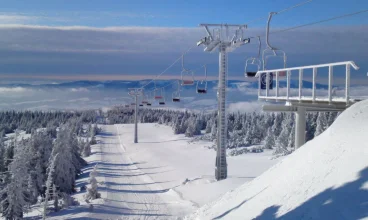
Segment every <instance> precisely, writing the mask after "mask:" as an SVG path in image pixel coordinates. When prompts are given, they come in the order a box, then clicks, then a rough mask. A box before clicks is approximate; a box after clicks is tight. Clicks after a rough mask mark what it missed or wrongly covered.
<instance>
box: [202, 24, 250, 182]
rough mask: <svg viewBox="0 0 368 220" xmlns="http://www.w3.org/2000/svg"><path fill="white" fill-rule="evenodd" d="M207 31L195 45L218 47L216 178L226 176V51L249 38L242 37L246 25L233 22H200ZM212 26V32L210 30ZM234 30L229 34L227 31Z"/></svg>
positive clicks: (210, 47)
mask: <svg viewBox="0 0 368 220" xmlns="http://www.w3.org/2000/svg"><path fill="white" fill-rule="evenodd" d="M199 26H201V27H204V28H205V30H206V32H207V37H205V38H203V39H201V40H200V41H198V43H197V46H199V45H204V46H205V49H204V51H206V52H212V51H215V50H216V49H217V48H218V49H219V53H220V55H219V80H218V91H217V98H218V121H217V155H216V171H215V177H216V180H223V179H226V178H227V163H226V136H227V123H226V122H227V119H226V86H227V85H226V84H227V53H228V52H231V51H233V50H235V49H236V48H237V47H240V46H242V45H244V44H246V43H249V41H250V39H249V38H247V39H245V38H243V31H244V30H245V29H246V28H247V25H234V24H200V25H199ZM210 28H212V32H211V30H210ZM230 31H232V32H234V34H233V35H229V32H230Z"/></svg>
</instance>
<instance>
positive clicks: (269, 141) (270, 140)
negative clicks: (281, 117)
mask: <svg viewBox="0 0 368 220" xmlns="http://www.w3.org/2000/svg"><path fill="white" fill-rule="evenodd" d="M274 147H275V136H274V134H273V133H272V128H271V127H269V128H268V130H267V136H266V139H265V145H264V148H266V149H272V148H274Z"/></svg>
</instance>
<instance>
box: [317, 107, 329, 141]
mask: <svg viewBox="0 0 368 220" xmlns="http://www.w3.org/2000/svg"><path fill="white" fill-rule="evenodd" d="M327 127H328V121H327V117H326V112H319V113H318V118H317V126H316V131H315V132H314V137H317V136H318V135H320V134H321V133H322V132H324V131H325V130H326V129H327Z"/></svg>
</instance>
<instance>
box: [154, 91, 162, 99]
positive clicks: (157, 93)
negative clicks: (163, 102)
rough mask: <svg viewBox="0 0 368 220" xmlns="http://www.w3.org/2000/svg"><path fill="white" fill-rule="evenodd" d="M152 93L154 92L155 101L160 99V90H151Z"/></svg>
mask: <svg viewBox="0 0 368 220" xmlns="http://www.w3.org/2000/svg"><path fill="white" fill-rule="evenodd" d="M153 92H154V98H155V99H156V100H160V99H162V90H160V89H158V88H156V89H155V90H153Z"/></svg>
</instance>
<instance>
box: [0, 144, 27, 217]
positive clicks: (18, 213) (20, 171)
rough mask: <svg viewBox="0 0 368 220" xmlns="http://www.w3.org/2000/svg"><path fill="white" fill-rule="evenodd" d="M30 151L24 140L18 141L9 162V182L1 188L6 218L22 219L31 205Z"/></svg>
mask: <svg viewBox="0 0 368 220" xmlns="http://www.w3.org/2000/svg"><path fill="white" fill-rule="evenodd" d="M29 158H30V157H29V152H28V149H27V147H26V146H25V145H24V143H23V141H21V142H16V144H15V148H14V159H13V160H12V161H11V163H10V164H9V174H10V178H9V182H8V184H7V185H6V186H5V187H4V188H3V189H2V190H1V198H2V200H1V206H2V208H3V210H2V214H3V216H4V217H5V218H6V219H22V218H23V213H24V212H25V211H26V210H27V209H28V207H29V205H30V200H29V197H30V195H29V191H28V167H29Z"/></svg>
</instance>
